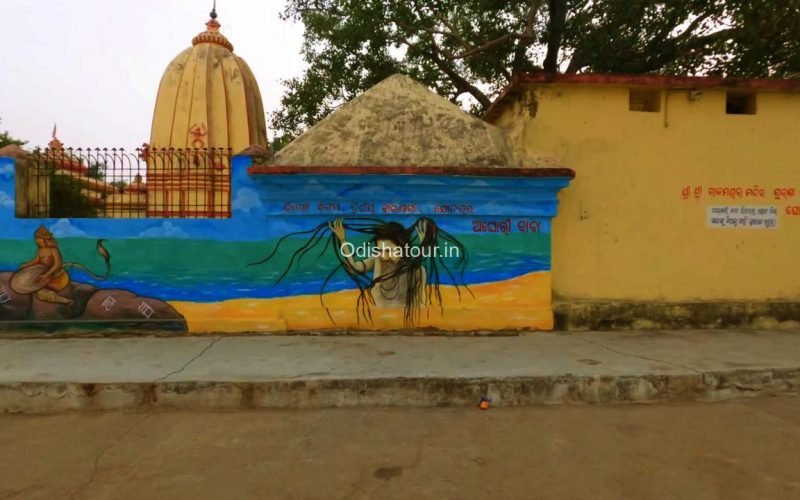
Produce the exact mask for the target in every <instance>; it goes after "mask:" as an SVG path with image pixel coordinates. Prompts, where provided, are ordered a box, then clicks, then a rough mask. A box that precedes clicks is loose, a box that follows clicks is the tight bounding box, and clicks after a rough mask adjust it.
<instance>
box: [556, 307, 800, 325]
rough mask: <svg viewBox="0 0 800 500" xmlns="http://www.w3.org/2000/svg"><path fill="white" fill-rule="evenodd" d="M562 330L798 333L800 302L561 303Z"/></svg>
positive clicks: (558, 316) (558, 310)
mask: <svg viewBox="0 0 800 500" xmlns="http://www.w3.org/2000/svg"><path fill="white" fill-rule="evenodd" d="M553 312H554V316H555V329H556V330H561V331H584V330H595V331H608V330H651V329H655V330H684V329H691V330H698V329H731V328H747V329H761V330H763V329H792V328H794V329H796V328H798V327H800V301H760V302H759V301H756V302H753V301H740V302H737V301H719V302H711V301H698V302H650V301H648V302H643V301H584V300H578V301H566V300H564V301H559V302H556V303H555V304H554V305H553Z"/></svg>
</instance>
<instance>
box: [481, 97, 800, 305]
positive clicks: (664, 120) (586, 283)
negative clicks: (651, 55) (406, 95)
mask: <svg viewBox="0 0 800 500" xmlns="http://www.w3.org/2000/svg"><path fill="white" fill-rule="evenodd" d="M533 97H535V106H534V105H533V103H534V100H533V99H532V98H533ZM756 99H757V113H756V114H755V115H729V114H726V111H725V107H726V104H725V103H726V91H725V90H723V89H714V90H704V91H703V93H702V95H700V96H699V99H696V100H691V99H690V98H689V92H688V91H679V90H666V89H662V90H661V106H660V108H661V109H660V111H659V112H634V111H629V109H628V105H629V89H628V88H626V87H613V86H599V85H598V86H581V85H574V84H572V85H569V84H551V85H539V86H536V87H535V88H528V89H526V90H525V91H524V92H523V93H522V95H521V96H520V97H518V98H517V99H516V101H515V102H514V103H513V104H511V105H509V106H507V107H506V108H505V110H504V111H503V113H502V114H501V115H500V116H499V117H498V118H497V119H496V120H495V124H497V125H500V126H501V127H503V128H505V129H506V130H507V131H508V132H509V133H510V135H511V137H512V142H513V144H514V146H515V147H516V148H519V149H521V150H523V151H525V152H530V153H541V152H545V153H550V154H553V155H554V156H556V157H558V159H559V160H560V161H561V162H562V164H563V165H564V166H566V167H569V168H572V169H574V170H575V172H576V175H577V176H576V178H575V180H574V181H573V182H572V183H571V184H570V186H569V188H567V189H565V190H564V191H562V192H561V194H560V205H559V213H558V216H557V217H556V218H555V220H554V225H553V271H552V273H553V274H552V279H553V293H554V298H556V299H557V300H558V299H560V300H570V299H595V300H598V299H622V300H625V299H631V300H672V301H680V300H697V299H700V300H706V299H707V300H725V299H732V300H735V299H753V300H764V299H798V298H800V208H798V207H800V196H798V194H797V191H798V188H800V94H797V93H789V92H766V91H765V92H759V93H758V94H757V96H756ZM534 109H535V116H531V115H532V111H533V110H534ZM726 188H728V189H727V190H725V189H726ZM756 188H758V189H756ZM760 189H763V190H764V191H763V195H762V194H761V191H760ZM776 189H778V190H782V191H778V192H777V195H776V191H775V190H776ZM687 193H688V196H687ZM777 198H780V199H777ZM712 206H713V207H717V206H719V207H722V206H727V207H728V209H729V215H728V216H722V217H723V218H725V219H726V220H727V219H737V221H739V222H745V221H744V219H745V218H746V219H748V220H747V222H745V224H747V225H746V226H745V227H741V226H739V227H730V225H728V226H727V227H719V226H720V223H719V220H717V221H716V223H713V224H709V221H708V220H707V219H708V217H709V215H708V213H709V212H710V211H711V208H710V207H712ZM743 206H744V207H755V208H756V215H746V216H745V215H742V212H746V211H747V210H742V207H743ZM772 207H774V209H775V210H776V211H777V227H775V228H764V227H760V226H757V225H756V226H752V225H750V224H752V223H753V220H754V219H756V220H758V219H770V218H772V219H774V218H775V216H774V215H770V212H769V210H770V208H772ZM793 207H795V208H793ZM758 208H762V209H764V208H766V209H767V210H762V212H768V213H767V214H766V215H763V214H762V215H759V214H758ZM736 211H738V212H739V213H738V214H736V213H734V212H736ZM718 217H719V216H718V215H715V216H714V218H718ZM739 222H737V226H738V225H739ZM763 223H766V224H769V222H767V221H766V220H764V221H763Z"/></svg>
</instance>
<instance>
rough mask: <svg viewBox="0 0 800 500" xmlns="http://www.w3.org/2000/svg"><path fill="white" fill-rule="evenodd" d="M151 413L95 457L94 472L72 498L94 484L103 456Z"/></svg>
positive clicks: (146, 415)
mask: <svg viewBox="0 0 800 500" xmlns="http://www.w3.org/2000/svg"><path fill="white" fill-rule="evenodd" d="M151 415H153V414H152V413H146V414H144V415H142V418H140V419H138V420H137V421H136V422H134V423H133V425H131V426H130V427H129V428H128V430H126V431H125V432H123V433H122V434H121V435H120V436H119V437H118V438H117V439H115V440H114V441H112V442H111V444H109V445H108V446H106V447H105V448H103V450H102V451H101V452H100V453H99V454H98V455H97V456H96V457H95V459H94V468H93V469H92V474H91V475H90V476H89V479H88V480H87V481H86V482H85V483H83V484H82V485H80V486H78V487H77V488H76V489H75V490H74V491H73V492H72V493H70V495H69V498H70V500H73V499H75V498H77V495H79V494H80V493H82V492H83V491H85V490H86V488H88V487H89V486H91V485H92V483H93V482H94V480H95V479H96V478H97V473H98V472H99V471H100V462H101V461H102V460H103V458H104V457H105V456H106V454H107V453H108V452H109V451H110V450H111V448H113V447H115V446H116V445H118V444H119V443H120V442H121V441H122V440H123V439H125V438H126V437H128V435H129V434H130V433H132V432H133V431H135V430H136V429H137V428H139V426H140V425H142V422H144V421H145V420H147V419H148V418H150V416H151Z"/></svg>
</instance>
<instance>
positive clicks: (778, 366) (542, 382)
mask: <svg viewBox="0 0 800 500" xmlns="http://www.w3.org/2000/svg"><path fill="white" fill-rule="evenodd" d="M787 392H792V393H796V392H800V332H798V331H791V332H789V331H786V332H778V331H773V332H755V331H717V332H708V331H706V332H702V331H681V332H677V331H660V332H654V331H642V332H604V333H598V332H586V333H570V334H557V333H538V334H526V335H521V336H518V337H467V338H457V337H416V338H415V337H285V336H282V337H270V336H261V337H227V336H225V337H220V336H218V337H206V338H202V337H187V338H157V337H155V338H153V337H151V338H121V339H50V340H5V339H3V340H0V411H3V412H14V413H23V412H27V413H50V412H62V411H97V410H133V409H137V410H141V409H145V410H147V409H152V410H159V409H181V410H195V409H206V410H207V409H227V410H231V409H252V408H327V407H349V406H417V407H425V406H476V405H477V404H478V402H479V400H480V398H482V397H488V398H491V399H492V402H493V405H495V406H523V405H542V404H626V403H654V402H674V401H720V400H726V399H732V398H740V397H752V396H764V395H774V394H780V393H787Z"/></svg>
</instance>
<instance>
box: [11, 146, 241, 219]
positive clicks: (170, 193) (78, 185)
mask: <svg viewBox="0 0 800 500" xmlns="http://www.w3.org/2000/svg"><path fill="white" fill-rule="evenodd" d="M18 172H19V170H18ZM18 175H19V174H18ZM23 176H24V178H23V179H20V181H19V182H18V188H17V193H18V199H17V203H18V206H19V204H20V203H21V204H22V205H23V207H24V210H22V212H23V213H25V214H26V215H27V216H29V217H59V218H60V217H77V218H80V217H84V218H94V217H108V218H144V217H179V218H224V217H230V214H231V151H230V150H227V149H219V148H212V149H172V148H170V149H155V148H149V147H145V148H139V149H136V150H135V152H127V151H125V150H124V149H121V148H120V149H117V148H111V149H107V148H103V149H100V148H95V149H83V148H64V149H60V148H59V149H44V150H37V151H34V152H33V154H31V155H30V157H29V159H28V162H27V168H25V169H23ZM20 198H21V199H20ZM19 212H20V211H19V210H18V213H19Z"/></svg>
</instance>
